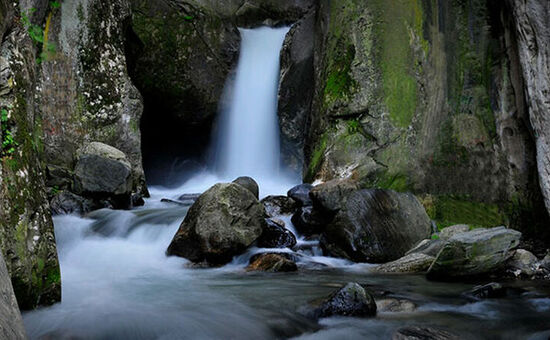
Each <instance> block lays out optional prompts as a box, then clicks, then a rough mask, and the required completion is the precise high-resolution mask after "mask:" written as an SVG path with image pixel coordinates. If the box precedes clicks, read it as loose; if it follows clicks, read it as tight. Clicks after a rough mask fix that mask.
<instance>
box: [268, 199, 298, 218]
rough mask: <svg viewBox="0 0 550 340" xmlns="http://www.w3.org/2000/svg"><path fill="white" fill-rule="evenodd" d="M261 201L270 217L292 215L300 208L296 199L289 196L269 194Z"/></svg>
mask: <svg viewBox="0 0 550 340" xmlns="http://www.w3.org/2000/svg"><path fill="white" fill-rule="evenodd" d="M261 202H262V204H263V205H264V208H265V213H266V215H267V216H268V217H276V216H280V215H292V214H294V213H295V212H296V209H298V204H297V203H296V201H295V200H293V199H292V198H290V197H287V196H267V197H266V198H264V199H263V200H262V201H261Z"/></svg>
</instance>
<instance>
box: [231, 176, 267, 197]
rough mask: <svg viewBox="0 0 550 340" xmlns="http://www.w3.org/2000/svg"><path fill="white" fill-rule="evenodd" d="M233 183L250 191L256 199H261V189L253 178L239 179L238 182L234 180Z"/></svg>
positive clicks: (244, 177)
mask: <svg viewBox="0 0 550 340" xmlns="http://www.w3.org/2000/svg"><path fill="white" fill-rule="evenodd" d="M233 183H235V184H238V185H240V186H242V187H244V188H246V189H248V190H249V191H250V192H251V193H252V194H253V195H254V197H256V199H258V198H259V196H260V187H259V186H258V183H256V181H255V180H254V179H253V178H252V177H248V176H243V177H239V178H237V179H236V180H234V181H233Z"/></svg>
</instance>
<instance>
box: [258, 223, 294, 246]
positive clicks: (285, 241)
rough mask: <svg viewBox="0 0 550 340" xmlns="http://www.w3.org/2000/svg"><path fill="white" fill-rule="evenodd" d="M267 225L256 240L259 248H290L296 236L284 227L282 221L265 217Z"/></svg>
mask: <svg viewBox="0 0 550 340" xmlns="http://www.w3.org/2000/svg"><path fill="white" fill-rule="evenodd" d="M266 222H267V225H266V227H265V229H264V231H263V232H262V235H261V236H260V238H259V239H258V241H257V245H258V247H260V248H292V247H294V246H295V245H296V237H295V236H294V234H292V233H291V232H290V231H289V230H288V229H286V228H285V225H284V222H283V221H278V220H274V219H270V218H268V219H266Z"/></svg>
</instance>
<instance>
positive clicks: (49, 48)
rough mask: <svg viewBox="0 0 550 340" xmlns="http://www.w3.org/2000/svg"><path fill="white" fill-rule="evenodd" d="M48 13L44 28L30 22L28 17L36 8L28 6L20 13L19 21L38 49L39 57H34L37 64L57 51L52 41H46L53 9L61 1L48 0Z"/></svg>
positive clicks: (59, 5)
mask: <svg viewBox="0 0 550 340" xmlns="http://www.w3.org/2000/svg"><path fill="white" fill-rule="evenodd" d="M49 4H50V14H49V15H48V18H47V21H46V24H45V28H42V26H39V25H35V24H33V23H32V21H31V19H30V17H31V15H32V14H33V13H34V12H36V8H30V9H29V10H28V11H27V12H26V13H25V12H22V13H21V22H22V23H23V26H24V27H25V28H26V30H27V32H28V34H29V37H30V38H31V40H32V41H33V42H34V44H35V45H36V46H37V48H38V50H39V51H40V53H39V57H38V58H36V62H37V63H38V64H40V63H42V62H43V61H48V60H50V59H51V56H52V55H54V54H55V53H56V51H57V48H56V46H55V44H54V43H52V42H50V41H48V31H49V25H50V21H51V18H52V15H53V13H54V12H55V11H57V10H58V9H59V8H60V7H61V3H60V2H59V1H50V3H49Z"/></svg>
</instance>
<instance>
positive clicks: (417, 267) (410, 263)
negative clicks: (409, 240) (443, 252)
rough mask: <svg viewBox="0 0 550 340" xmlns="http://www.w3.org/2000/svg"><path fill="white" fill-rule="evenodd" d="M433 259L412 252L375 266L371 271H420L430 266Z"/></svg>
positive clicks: (424, 270)
mask: <svg viewBox="0 0 550 340" xmlns="http://www.w3.org/2000/svg"><path fill="white" fill-rule="evenodd" d="M434 260H435V257H433V256H429V255H425V254H421V253H413V254H409V255H405V256H404V257H402V258H400V259H397V260H395V261H392V262H388V263H384V264H382V265H380V266H378V267H375V268H374V269H373V271H374V272H377V273H422V272H426V271H427V270H428V268H430V265H431V264H432V263H433V261H434Z"/></svg>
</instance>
